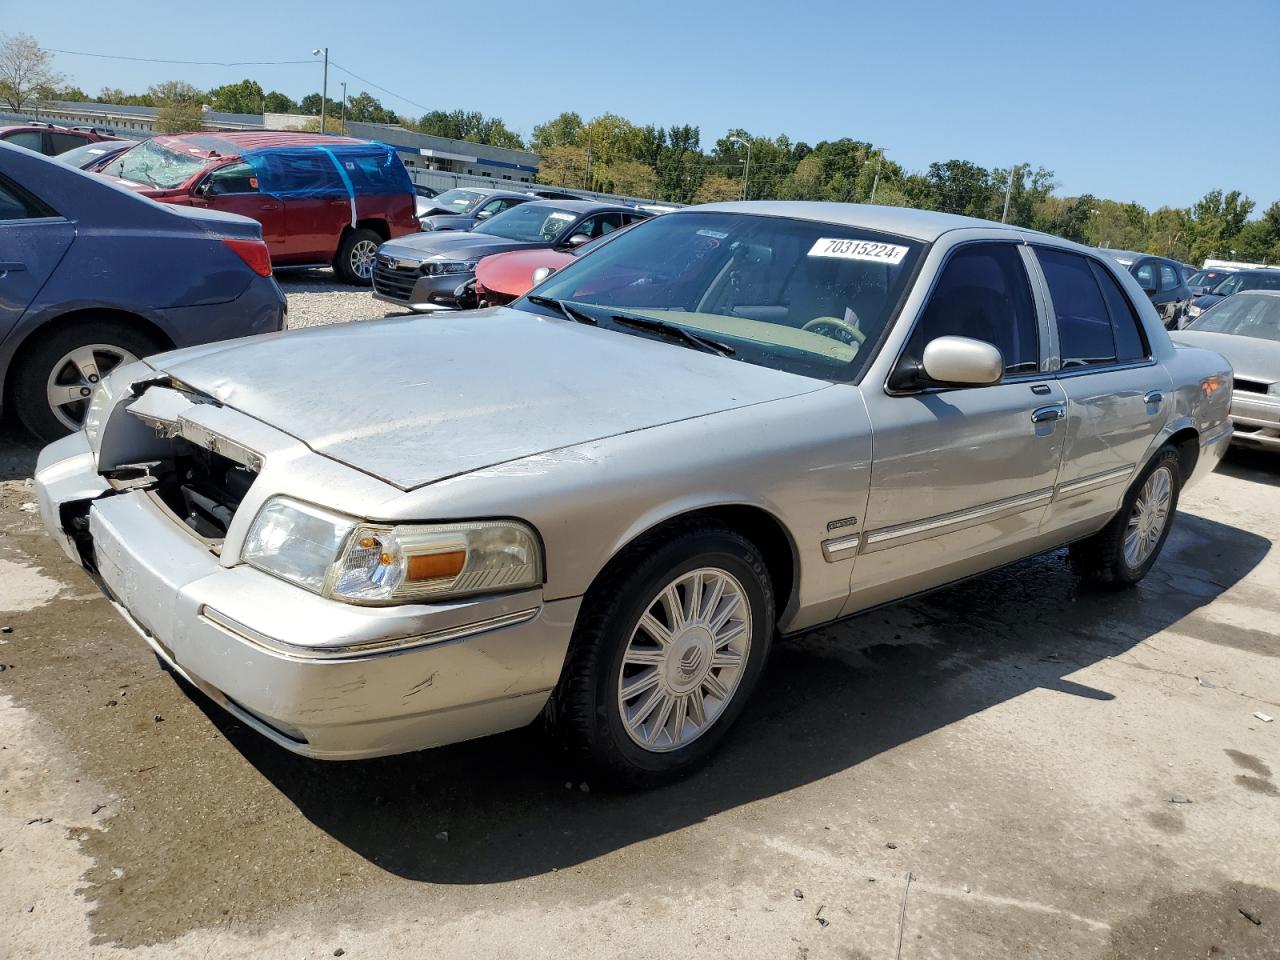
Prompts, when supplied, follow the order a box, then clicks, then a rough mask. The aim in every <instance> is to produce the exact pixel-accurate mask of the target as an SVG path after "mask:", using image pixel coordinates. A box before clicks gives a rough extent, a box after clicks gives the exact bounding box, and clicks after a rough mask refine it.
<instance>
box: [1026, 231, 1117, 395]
mask: <svg viewBox="0 0 1280 960" xmlns="http://www.w3.org/2000/svg"><path fill="white" fill-rule="evenodd" d="M1036 257H1037V258H1038V259H1039V260H1040V269H1041V270H1043V271H1044V278H1045V281H1046V282H1047V283H1048V284H1049V296H1050V297H1051V298H1052V299H1053V312H1054V315H1055V316H1056V318H1057V322H1058V342H1059V343H1058V349H1059V351H1060V352H1061V354H1062V369H1063V370H1071V369H1075V368H1078V367H1089V366H1095V365H1100V364H1111V363H1115V362H1116V339H1115V334H1114V333H1113V332H1112V329H1111V315H1110V313H1109V312H1108V310H1107V305H1106V303H1105V302H1104V300H1103V298H1102V290H1101V289H1100V288H1099V286H1098V281H1097V280H1096V279H1094V275H1093V269H1092V267H1091V265H1090V263H1089V261H1088V260H1086V259H1085V258H1084V257H1081V256H1078V255H1077V254H1074V253H1066V252H1064V251H1062V250H1047V249H1043V248H1038V249H1037V250H1036Z"/></svg>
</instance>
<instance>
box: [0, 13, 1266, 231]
mask: <svg viewBox="0 0 1280 960" xmlns="http://www.w3.org/2000/svg"><path fill="white" fill-rule="evenodd" d="M353 13H359V14H360V15H361V16H363V17H364V18H365V23H363V24H362V23H353V22H352V15H353ZM0 30H4V31H7V32H26V33H30V34H32V35H34V36H35V37H36V38H37V39H38V40H39V41H40V42H41V43H43V44H44V45H45V46H48V47H57V48H62V49H67V50H80V51H91V52H99V53H114V54H122V55H129V56H138V57H155V58H169V59H192V60H218V61H231V60H293V59H298V60H310V59H312V58H311V56H310V53H311V50H312V48H313V47H320V46H325V45H327V46H328V47H329V48H330V56H331V57H332V59H333V60H334V61H336V62H337V63H340V64H342V65H343V66H345V67H347V68H349V69H350V70H352V71H354V72H355V73H357V74H360V75H361V76H363V77H366V78H368V79H369V80H372V81H374V82H376V83H378V84H380V85H381V86H384V87H386V88H388V89H389V90H393V91H395V92H396V93H398V94H401V95H403V96H404V97H408V98H410V99H411V100H414V101H417V103H419V104H423V105H426V106H428V107H432V108H435V107H439V108H442V109H454V108H459V107H461V108H464V109H468V110H480V111H483V112H484V113H486V114H496V115H498V116H501V117H503V118H504V119H505V120H506V121H507V123H508V125H509V126H511V127H512V129H515V130H517V131H518V132H520V133H522V134H524V135H528V134H529V132H530V131H531V130H532V128H533V126H534V124H536V123H538V122H540V121H542V120H544V119H547V118H549V117H551V116H554V115H555V114H557V113H559V112H560V111H562V110H576V111H577V112H578V113H580V114H582V115H583V116H584V117H590V116H594V115H596V114H598V113H603V112H605V111H612V112H614V113H619V114H622V115H623V116H625V117H627V118H629V119H631V120H633V121H634V122H636V123H640V124H645V123H655V124H661V125H664V126H666V125H670V124H674V123H686V122H687V123H692V124H696V125H698V126H700V127H701V128H702V140H703V146H704V148H706V147H708V146H710V145H711V144H713V143H714V142H715V140H716V138H717V137H718V136H720V135H721V134H722V133H723V132H724V131H725V130H726V129H728V128H730V127H743V128H745V129H747V130H749V131H751V132H752V133H753V134H760V135H769V136H773V135H776V134H779V133H786V134H787V135H788V136H790V137H791V138H792V140H793V141H794V140H804V141H807V142H809V143H816V142H817V141H819V140H823V139H837V138H839V137H845V136H847V137H853V138H856V139H860V140H869V141H871V142H873V143H876V144H878V145H882V146H884V147H886V148H887V150H888V156H889V157H890V158H892V159H894V160H896V161H898V162H899V163H902V164H904V165H905V166H906V167H908V168H909V169H923V168H924V167H925V166H926V165H927V164H928V163H929V162H930V161H932V160H946V159H951V158H958V159H965V160H972V161H974V162H976V163H980V164H982V165H984V166H1008V165H1009V164H1011V163H1021V162H1030V163H1033V164H1043V165H1045V166H1047V167H1050V168H1051V169H1053V170H1054V171H1055V172H1056V174H1057V180H1058V183H1059V191H1060V192H1062V193H1064V194H1078V193H1085V192H1089V193H1093V194H1096V195H1098V196H1103V197H1109V198H1112V199H1117V200H1135V201H1137V202H1139V203H1142V204H1144V205H1146V206H1149V207H1155V206H1159V205H1162V204H1171V205H1176V206H1187V205H1190V204H1191V203H1193V202H1194V201H1195V200H1196V199H1197V198H1198V197H1200V196H1201V195H1202V194H1203V193H1204V192H1205V191H1207V190H1210V189H1213V188H1217V187H1221V188H1224V189H1239V190H1242V191H1244V192H1246V193H1247V194H1249V195H1250V196H1251V197H1253V198H1254V199H1255V200H1256V201H1257V202H1258V204H1259V207H1265V206H1266V205H1267V204H1269V203H1271V202H1272V201H1275V200H1280V162H1277V161H1278V160H1280V123H1277V122H1276V121H1277V117H1280V106H1278V105H1277V104H1278V103H1280V56H1278V55H1277V49H1278V48H1277V41H1278V40H1280V2H1275V0H1256V2H1242V3H1221V4H1217V5H1206V4H1202V3H1194V4H1193V3H1185V4H1184V3H1178V2H1164V3H1140V2H1126V0H1109V2H1097V0H1077V2H1073V3H1061V4H1058V3H1049V2H1043V0H1042V2H1039V3H1026V2H1017V3H1014V2H996V0H988V2H983V0H971V2H958V0H953V2H945V0H937V2H935V0H919V2H902V3H892V2H889V3H886V2H883V0H881V2H878V3H861V2H854V0H846V2H838V0H808V2H805V3H796V2H790V3H786V2H778V0H736V2H725V0H683V2H674V0H645V2H643V3H638V2H634V0H633V2H631V3H625V4H624V3H616V2H611V0H594V2H579V0H560V2H558V3H556V4H553V5H543V4H533V3H529V2H527V0H526V2H523V3H512V2H507V0H489V2H488V3H486V4H484V5H483V6H481V5H475V4H460V3H454V4H443V3H403V2H394V0H391V2H383V3H378V4H370V3H359V2H355V3H353V2H351V0H344V2H337V0H311V2H308V3H297V2H292V0H257V2H243V0H219V2H218V3H216V4H206V5H202V6H195V7H189V8H186V9H185V10H184V8H182V7H181V6H180V5H167V6H166V5H164V4H161V5H158V6H155V5H151V6H146V7H138V6H136V5H131V4H125V5H124V6H121V5H119V4H112V3H102V2H101V0H94V2H85V0H64V2H62V3H57V4H52V3H42V4H41V3H32V2H29V0H0ZM57 64H58V67H59V69H60V70H62V71H63V72H64V73H65V74H67V76H68V77H69V78H70V79H71V80H72V81H73V82H75V83H77V84H78V85H79V86H81V87H82V88H84V89H85V90H86V91H88V92H89V93H91V94H96V93H97V91H98V90H99V89H100V88H101V87H103V86H108V85H109V86H117V87H124V88H126V89H139V90H140V89H142V88H145V87H146V86H147V85H148V84H150V83H154V82H157V81H160V80H167V79H185V80H189V81H190V82H192V83H195V84H196V85H197V86H201V87H210V86H216V85H217V84H219V83H225V82H229V81H234V80H238V79H241V78H242V77H244V76H253V77H254V78H255V79H257V80H258V81H259V82H260V83H262V85H263V86H264V87H266V88H268V89H270V88H273V87H274V88H277V89H280V90H282V91H284V92H285V93H288V94H289V95H291V96H293V97H295V98H298V97H300V96H302V95H303V94H305V93H308V92H311V91H315V90H318V89H319V87H320V65H319V63H318V62H316V63H313V64H299V65H287V66H263V67H197V66H171V65H165V64H151V63H130V62H121V61H111V60H98V59H92V58H89V57H82V56H70V55H63V54H60V55H59V56H58V58H57ZM329 79H330V91H331V92H333V91H336V90H337V82H338V81H339V80H343V79H345V80H347V82H348V93H350V94H352V95H354V94H355V93H357V92H358V91H360V90H361V89H364V88H365V86H366V85H365V84H363V83H361V82H360V81H357V80H355V79H353V78H352V77H350V76H344V75H343V74H342V73H340V72H339V71H337V70H333V71H331V73H330V78H329ZM370 92H371V93H373V94H374V95H375V96H378V97H379V98H380V99H381V100H382V101H383V103H384V104H385V105H387V106H388V107H390V108H392V109H394V110H396V111H397V112H400V113H405V114H411V115H418V114H420V113H422V112H424V111H423V110H422V109H421V108H419V107H417V106H413V105H412V104H410V103H407V102H405V101H404V100H402V99H399V98H398V97H394V96H390V95H387V94H385V93H382V92H381V91H378V90H375V89H372V88H370ZM1189 118H1190V119H1189Z"/></svg>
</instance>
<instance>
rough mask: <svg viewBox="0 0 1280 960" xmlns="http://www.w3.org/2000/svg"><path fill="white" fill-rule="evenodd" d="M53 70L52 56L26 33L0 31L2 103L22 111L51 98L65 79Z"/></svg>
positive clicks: (0, 99) (0, 100)
mask: <svg viewBox="0 0 1280 960" xmlns="http://www.w3.org/2000/svg"><path fill="white" fill-rule="evenodd" d="M63 79H64V78H63V76H62V74H60V73H58V71H56V70H55V69H53V56H52V54H50V53H49V51H48V50H46V49H44V47H42V46H40V44H39V43H37V42H36V38H35V37H32V36H29V35H28V34H25V33H15V34H13V35H8V34H0V102H3V103H5V104H7V105H8V106H9V108H10V109H11V110H15V111H17V112H19V113H21V112H22V111H23V110H25V109H27V108H28V107H30V106H31V105H32V104H35V103H38V102H39V101H41V100H49V99H52V97H51V94H52V93H53V91H54V88H55V87H57V86H58V85H59V84H60V83H62V81H63Z"/></svg>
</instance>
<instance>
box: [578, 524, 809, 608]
mask: <svg viewBox="0 0 1280 960" xmlns="http://www.w3.org/2000/svg"><path fill="white" fill-rule="evenodd" d="M704 525H705V526H711V525H714V526H720V527H726V528H728V529H730V530H733V531H736V532H737V533H740V534H742V535H743V536H744V537H746V538H747V539H748V540H750V541H751V542H752V543H754V544H755V545H756V546H757V547H759V548H760V552H761V554H762V555H763V556H764V562H765V567H766V568H767V569H768V571H769V580H770V582H771V583H772V584H773V595H774V597H775V600H776V603H775V609H776V611H777V615H778V617H779V618H781V617H782V615H783V614H784V613H785V612H786V611H787V609H788V608H789V607H790V605H791V600H792V598H793V597H794V596H795V592H796V552H795V547H794V546H793V544H792V542H791V537H790V535H789V534H788V533H787V530H786V528H785V527H784V526H783V525H782V523H781V522H780V521H779V520H778V518H777V517H775V516H773V514H771V513H769V512H768V511H767V510H762V509H761V508H759V507H752V506H746V505H743V504H726V505H723V506H715V507H703V508H700V509H698V510H692V511H690V512H688V513H682V514H678V515H676V516H674V517H669V518H667V519H666V520H663V521H662V522H661V523H659V524H658V525H657V526H654V527H650V528H649V529H648V530H646V531H644V533H641V534H640V535H638V536H637V537H635V539H633V540H632V541H631V542H630V543H628V544H626V545H625V546H624V547H623V548H622V549H620V550H619V551H618V552H617V553H616V554H614V556H613V558H612V559H611V560H610V561H609V563H607V564H606V565H605V568H604V570H602V571H601V572H600V573H599V574H597V575H596V581H598V580H600V578H601V577H603V576H604V575H605V573H606V572H607V571H610V570H611V568H612V567H613V566H614V565H615V563H617V562H619V561H622V560H623V558H624V557H625V555H627V554H630V553H631V552H632V548H633V547H635V546H637V545H638V544H641V543H642V542H644V541H650V540H653V539H658V538H661V537H663V536H665V535H667V534H668V533H670V532H671V531H672V530H674V529H679V528H681V527H685V528H687V527H690V526H704ZM594 585H595V582H594V581H593V583H592V586H594Z"/></svg>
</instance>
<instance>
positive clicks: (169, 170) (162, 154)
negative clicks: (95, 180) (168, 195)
mask: <svg viewBox="0 0 1280 960" xmlns="http://www.w3.org/2000/svg"><path fill="white" fill-rule="evenodd" d="M208 165H209V160H208V159H207V158H205V157H189V156H187V155H186V154H182V153H179V152H178V151H176V150H170V149H169V148H168V147H162V146H160V144H158V143H156V142H155V141H154V140H144V141H143V142H142V143H140V144H138V145H137V146H136V147H134V148H133V149H132V150H126V151H125V152H124V153H123V154H121V155H120V157H119V158H118V159H116V160H113V161H112V162H111V163H109V164H107V166H106V167H105V168H104V169H103V171H102V172H103V173H105V174H107V175H108V176H112V177H120V178H121V179H122V180H132V181H133V182H134V183H145V184H148V185H150V186H153V187H159V188H161V189H163V190H171V189H172V188H174V187H177V186H180V185H181V184H183V183H185V182H186V181H187V180H188V179H190V178H191V177H193V176H195V175H196V174H197V173H199V172H200V171H201V170H203V169H204V168H205V167H207V166H208Z"/></svg>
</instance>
